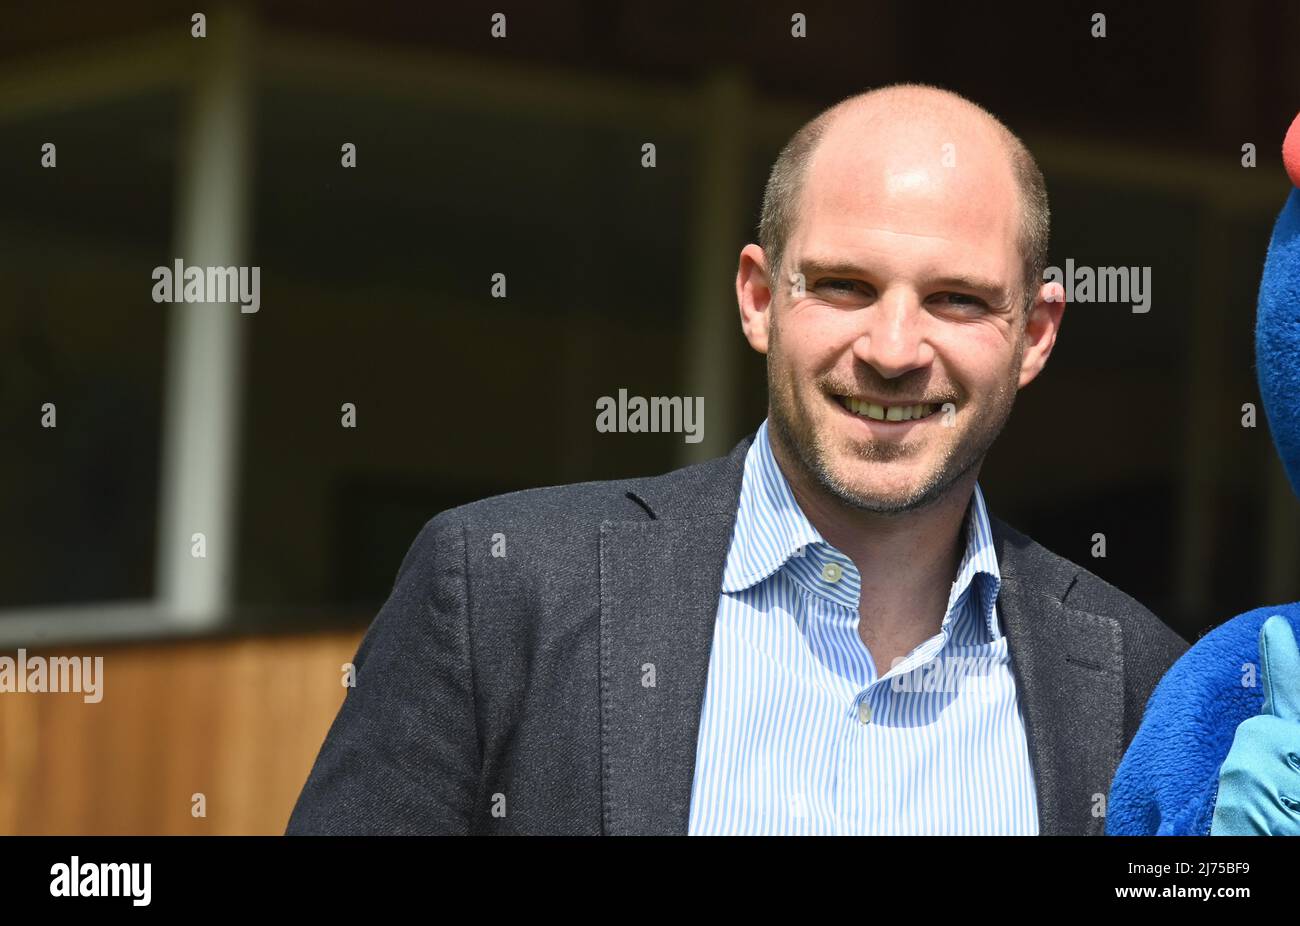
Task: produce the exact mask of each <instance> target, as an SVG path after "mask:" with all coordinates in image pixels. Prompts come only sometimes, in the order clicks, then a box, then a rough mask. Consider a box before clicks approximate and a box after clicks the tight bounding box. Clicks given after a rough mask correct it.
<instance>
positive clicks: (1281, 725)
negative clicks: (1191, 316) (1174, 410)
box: [1106, 116, 1300, 835]
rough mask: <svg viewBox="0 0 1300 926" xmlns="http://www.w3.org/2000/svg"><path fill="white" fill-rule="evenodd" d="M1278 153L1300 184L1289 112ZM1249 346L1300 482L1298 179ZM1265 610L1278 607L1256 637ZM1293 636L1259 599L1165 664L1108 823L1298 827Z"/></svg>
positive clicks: (1109, 826)
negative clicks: (1255, 605) (1258, 605)
mask: <svg viewBox="0 0 1300 926" xmlns="http://www.w3.org/2000/svg"><path fill="white" fill-rule="evenodd" d="M1283 161H1284V162H1285V164H1286V167H1287V173H1288V174H1289V175H1290V177H1291V181H1292V183H1293V184H1294V185H1295V186H1298V187H1300V116H1298V117H1297V118H1296V120H1295V122H1293V123H1292V124H1291V129H1290V131H1289V132H1287V136H1286V141H1285V142H1284V143H1283ZM1255 354H1256V361H1257V365H1258V372H1259V386H1260V395H1261V397H1262V399H1263V403H1264V410H1265V413H1266V414H1267V416H1268V423H1269V428H1270V429H1271V431H1272V434H1273V441H1274V444H1275V445H1276V446H1277V449H1278V452H1279V453H1280V454H1281V455H1282V459H1283V461H1284V462H1285V464H1286V469H1287V475H1288V477H1289V478H1290V480H1291V486H1292V488H1293V489H1295V490H1296V492H1297V493H1300V189H1292V190H1291V193H1290V196H1289V197H1288V199H1287V202H1286V206H1285V207H1284V208H1283V210H1282V214H1281V215H1280V216H1279V217H1278V220H1277V225H1276V226H1275V227H1274V230H1273V237H1272V240H1271V241H1270V242H1269V248H1268V259H1267V261H1266V262H1265V265H1264V277H1263V280H1262V282H1261V284H1260V288H1259V307H1258V313H1257V316H1256V324H1255ZM1296 516H1297V517H1300V509H1297V511H1296ZM1272 615H1280V617H1279V619H1278V620H1276V621H1269V622H1268V623H1269V626H1268V630H1267V633H1266V635H1265V636H1264V637H1261V630H1263V628H1264V624H1265V622H1266V621H1268V618H1269V617H1271V616H1272ZM1287 624H1289V627H1290V630H1291V633H1287V626H1286V625H1287ZM1296 639H1300V602H1292V603H1291V604H1284V605H1277V606H1274V607H1267V608H1258V609H1256V610H1254V611H1248V612H1246V613H1245V614H1240V615H1238V616H1237V617H1234V618H1232V619H1231V620H1229V621H1228V622H1227V623H1225V624H1222V625H1221V626H1219V627H1216V628H1215V629H1214V630H1212V631H1210V632H1209V633H1208V634H1206V635H1205V636H1204V637H1202V638H1201V639H1200V640H1199V641H1198V642H1197V643H1196V645H1195V646H1193V647H1192V648H1191V649H1190V650H1188V651H1187V652H1186V653H1185V654H1184V655H1183V657H1182V658H1181V659H1179V660H1178V662H1176V663H1174V665H1173V666H1172V667H1171V668H1170V669H1169V671H1168V672H1167V673H1166V674H1165V677H1164V678H1163V679H1161V681H1160V684H1159V685H1157V686H1156V689H1155V691H1154V692H1153V693H1152V695H1151V699H1150V700H1149V701H1148V702H1147V707H1146V713H1145V715H1144V716H1143V719H1142V725H1141V727H1139V729H1138V732H1137V734H1136V735H1135V736H1134V738H1133V742H1132V743H1131V744H1130V745H1129V748H1128V751H1127V752H1126V753H1125V755H1124V759H1123V761H1122V762H1121V763H1120V766H1119V769H1118V770H1117V771H1116V773H1115V779H1114V782H1113V783H1112V784H1111V791H1110V798H1109V800H1108V801H1107V810H1106V832H1107V833H1110V834H1117V835H1150V834H1155V835H1206V834H1210V833H1211V831H1213V834H1214V835H1244V834H1254V833H1258V834H1300V652H1297V651H1296V644H1295V640H1296Z"/></svg>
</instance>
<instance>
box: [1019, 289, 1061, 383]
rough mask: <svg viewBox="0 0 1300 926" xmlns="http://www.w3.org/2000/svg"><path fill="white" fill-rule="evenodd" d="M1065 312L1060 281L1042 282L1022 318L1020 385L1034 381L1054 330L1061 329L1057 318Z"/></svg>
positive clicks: (1047, 353)
mask: <svg viewBox="0 0 1300 926" xmlns="http://www.w3.org/2000/svg"><path fill="white" fill-rule="evenodd" d="M1064 314H1065V289H1064V287H1062V286H1061V284H1060V283H1057V282H1051V283H1044V284H1043V285H1042V286H1041V287H1040V288H1039V290H1038V296H1037V297H1036V298H1035V299H1034V303H1033V305H1031V306H1030V307H1029V317H1028V318H1027V319H1026V320H1025V350H1024V353H1023V354H1022V355H1021V358H1020V386H1021V387H1022V388H1023V387H1025V386H1028V385H1029V384H1030V383H1031V382H1033V381H1034V378H1035V377H1037V376H1038V374H1039V373H1041V372H1043V367H1045V366H1047V358H1048V356H1049V355H1050V354H1051V353H1052V346H1053V345H1054V344H1055V343H1056V333H1057V332H1058V331H1060V330H1061V317H1062V316H1063V315H1064Z"/></svg>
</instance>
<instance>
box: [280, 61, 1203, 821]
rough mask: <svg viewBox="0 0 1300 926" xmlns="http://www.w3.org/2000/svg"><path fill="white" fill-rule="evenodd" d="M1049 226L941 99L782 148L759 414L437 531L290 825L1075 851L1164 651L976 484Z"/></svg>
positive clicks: (1149, 630)
mask: <svg viewBox="0 0 1300 926" xmlns="http://www.w3.org/2000/svg"><path fill="white" fill-rule="evenodd" d="M1047 228H1048V210H1047V199H1046V193H1045V190H1044V187H1043V182H1042V177H1041V174H1040V173H1039V171H1038V168H1037V166H1036V165H1035V164H1034V161H1033V159H1032V157H1031V156H1030V155H1029V153H1028V151H1027V150H1025V148H1024V146H1023V145H1022V144H1021V143H1020V142H1019V140H1018V139H1016V138H1015V136H1013V135H1012V134H1011V133H1010V132H1009V131H1008V130H1007V129H1006V128H1005V127H1003V126H1002V125H1001V124H1000V123H999V122H997V120H995V119H994V118H993V117H992V116H990V115H989V114H988V113H986V112H984V111H983V110H982V109H980V108H979V107H976V106H975V105H974V104H972V103H970V102H968V101H966V100H963V99H962V98H960V97H958V96H956V95H954V94H951V93H947V92H945V91H941V90H937V89H935V88H932V87H925V86H917V85H903V86H895V87H889V88H885V89H882V90H877V91H873V92H871V93H867V94H863V95H859V96H857V97H852V98H850V99H848V100H846V101H844V102H843V103H841V104H839V105H837V106H835V107H832V108H831V109H830V110H828V111H827V112H826V113H823V114H822V115H821V116H819V117H818V118H817V119H815V120H813V122H811V123H809V125H807V126H805V127H804V128H803V129H801V130H800V132H799V133H797V134H796V136H795V137H794V138H793V139H792V140H791V142H790V144H789V145H788V146H787V147H786V149H785V150H784V151H783V152H782V154H781V156H780V158H779V159H778V161H777V163H776V165H775V166H774V168H773V170H772V175H771V177H770V178H769V182H768V186H767V191H766V194H765V198H764V203H763V215H762V221H761V225H760V234H759V238H760V242H761V246H759V245H754V244H750V245H747V246H746V247H745V248H744V249H743V250H742V251H741V254H740V266H739V270H738V272H737V276H736V291H737V296H738V299H739V303H740V316H741V327H742V329H743V331H744V333H745V337H746V338H747V339H748V340H749V343H750V345H751V346H752V347H753V348H754V349H755V350H757V351H759V352H761V353H764V354H766V355H767V365H768V387H769V408H768V411H769V417H768V419H767V420H766V421H765V422H764V423H763V424H762V426H760V427H759V429H758V431H757V432H756V433H755V434H753V435H751V436H750V437H749V438H746V439H745V440H744V441H742V442H741V443H740V444H739V445H737V446H736V448H735V449H734V450H733V451H732V452H731V453H730V455H728V456H727V457H725V458H722V459H717V460H712V461H709V462H706V463H703V464H699V465H696V466H691V467H687V468H685V469H682V470H678V471H676V472H672V473H669V474H667V475H664V476H660V477H655V478H645V479H634V480H625V481H616V482H594V483H584V484H580V485H573V486H560V487H552V488H545V489H534V490H530V491H526V492H516V493H512V494H510V495H505V496H499V497H496V498H490V499H486V500H484V501H481V502H476V503H474V504H471V505H467V506H464V507H461V508H457V509H454V510H452V511H448V512H444V513H443V514H441V515H439V516H437V517H435V518H434V519H433V520H431V521H430V522H429V523H428V524H427V525H426V526H425V528H424V530H423V531H422V532H421V534H420V536H419V537H418V538H417V539H416V541H415V543H414V545H413V546H412V548H411V550H410V552H409V553H408V554H407V556H406V559H405V561H404V562H403V564H402V568H401V570H400V572H399V575H398V578H397V582H396V585H395V587H394V589H393V592H392V595H391V597H390V599H389V600H388V602H387V603H386V604H385V605H384V607H383V609H382V610H381V611H380V613H379V615H378V617H377V618H376V619H375V622H374V624H373V626H372V627H371V628H370V631H369V632H368V633H367V635H366V638H365V640H364V641H363V642H362V645H361V648H360V650H359V652H358V654H357V659H356V665H357V683H356V687H355V688H354V689H352V690H350V691H349V692H348V695H347V698H346V700H345V703H344V705H343V707H342V709H341V710H340V712H339V715H338V718H337V719H336V720H335V722H334V725H333V727H332V728H331V730H330V732H329V735H328V737H327V738H326V741H325V744H324V746H323V747H322V750H321V754H320V756H319V758H318V759H317V762H316V765H315V767H314V769H313V770H312V773H311V776H310V778H309V779H308V781H307V784H306V787H305V788H304V789H303V793H302V795H301V797H300V799H299V801H298V805H297V807H296V808H295V810H294V813H293V816H292V818H291V819H290V821H289V827H288V832H290V833H313V832H319V833H348V832H369V833H572V834H583V833H590V834H597V833H608V834H628V833H692V834H696V833H699V834H705V833H886V834H896V833H935V834H940V833H954V834H955V833H1008V834H1014V833H1090V834H1100V833H1101V832H1102V830H1103V826H1104V813H1105V806H1104V804H1105V794H1106V793H1107V790H1108V788H1109V785H1110V781H1111V776H1112V775H1113V773H1114V771H1115V767H1116V765H1117V763H1118V762H1119V758H1120V755H1121V753H1122V751H1123V749H1124V746H1125V745H1126V744H1127V743H1128V741H1129V739H1130V738H1131V737H1132V736H1133V733H1134V731H1135V729H1136V727H1137V724H1138V721H1139V720H1140V718H1141V714H1142V709H1143V706H1144V705H1145V703H1146V700H1147V696H1148V695H1149V694H1150V692H1151V690H1152V688H1153V686H1154V685H1155V683H1156V681H1157V680H1158V679H1159V678H1160V676H1161V675H1162V674H1163V672H1164V671H1165V669H1166V668H1168V666H1169V665H1170V664H1171V663H1172V662H1173V661H1174V660H1175V659H1176V658H1177V657H1178V656H1179V655H1180V654H1181V653H1182V652H1183V651H1184V650H1185V649H1186V644H1185V643H1184V642H1183V641H1182V640H1181V639H1180V638H1179V637H1178V636H1177V635H1176V634H1174V633H1173V632H1172V631H1170V630H1169V629H1168V628H1166V627H1165V626H1164V625H1163V624H1161V623H1160V622H1159V621H1158V620H1156V618H1155V617H1154V616H1152V615H1151V614H1150V613H1149V612H1148V611H1146V610H1145V609H1144V608H1142V607H1141V606H1140V605H1138V604H1137V603H1136V602H1134V601H1133V600H1132V599H1130V598H1128V597H1126V596H1125V595H1123V594H1122V593H1120V592H1118V591H1117V590H1115V589H1114V588H1112V587H1110V586H1109V585H1107V584H1105V583H1104V582H1102V581H1101V580H1100V579H1098V578H1096V577H1095V576H1092V575H1091V574H1089V573H1087V572H1086V571H1084V570H1083V569H1081V568H1079V567H1078V566H1075V565H1073V564H1071V563H1069V562H1067V561H1065V560H1063V559H1061V558H1059V557H1057V556H1054V555H1052V554H1051V553H1049V552H1047V551H1046V550H1044V549H1042V548H1041V547H1039V546H1038V545H1036V544H1034V543H1033V542H1032V541H1030V540H1029V539H1028V538H1026V537H1024V536H1022V535H1020V534H1018V533H1016V532H1015V531H1013V530H1011V529H1010V528H1008V527H1006V526H1005V525H1003V524H1002V523H1001V522H999V521H997V520H995V519H992V518H991V517H989V516H988V514H987V512H986V510H985V506H984V501H983V497H982V495H981V493H980V491H979V488H978V486H977V484H976V479H977V476H978V473H979V469H980V466H981V464H982V462H983V459H984V456H985V454H986V453H987V452H988V450H989V448H990V447H991V445H992V443H993V441H994V439H995V438H996V436H997V434H998V432H999V431H1000V430H1001V428H1002V426H1003V425H1004V424H1005V422H1006V420H1007V417H1008V415H1009V414H1010V411H1011V406H1012V403H1013V401H1014V399H1015V395H1016V392H1017V390H1018V389H1019V388H1020V387H1022V386H1025V385H1027V384H1028V383H1029V382H1031V381H1032V380H1033V379H1034V378H1035V377H1036V376H1037V375H1038V374H1039V372H1041V370H1042V369H1043V366H1044V364H1045V363H1046V361H1047V358H1048V355H1049V354H1050V353H1051V350H1052V345H1053V343H1054V341H1055V338H1056V334H1057V331H1058V329H1059V326H1060V322H1061V316H1062V313H1063V311H1064V302H1063V301H1062V298H1061V297H1062V293H1061V291H1060V287H1059V286H1057V285H1056V284H1050V285H1042V284H1041V283H1040V281H1041V280H1042V275H1043V268H1044V265H1045V263H1046V249H1047ZM494 553H495V554H496V555H494ZM502 554H504V555H502Z"/></svg>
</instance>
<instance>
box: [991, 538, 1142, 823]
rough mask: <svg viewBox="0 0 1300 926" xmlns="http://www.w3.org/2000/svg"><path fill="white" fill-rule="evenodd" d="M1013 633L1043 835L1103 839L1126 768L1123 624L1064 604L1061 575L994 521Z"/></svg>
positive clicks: (1008, 630) (1005, 619) (1065, 579)
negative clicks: (1118, 774) (1115, 785)
mask: <svg viewBox="0 0 1300 926" xmlns="http://www.w3.org/2000/svg"><path fill="white" fill-rule="evenodd" d="M993 533H994V542H995V543H996V544H997V546H998V560H999V567H998V568H999V570H1000V571H1001V573H1002V584H1001V588H1000V591H999V594H998V616H999V618H1000V620H1001V622H1002V629H1003V632H1004V633H1005V634H1006V636H1007V644H1008V649H1009V651H1010V654H1011V664H1012V671H1013V673H1014V675H1015V679H1016V687H1017V690H1018V692H1019V694H1020V704H1021V710H1022V711H1023V714H1024V719H1025V726H1026V734H1027V736H1028V740H1029V752H1030V761H1031V763H1032V765H1033V769H1034V779H1035V782H1036V785H1037V790H1038V823H1039V832H1040V833H1041V834H1042V835H1044V836H1052V835H1102V834H1103V833H1104V831H1105V824H1106V818H1105V813H1106V798H1107V795H1108V793H1109V791H1110V782H1111V778H1112V777H1113V776H1114V774H1115V769H1116V768H1117V767H1118V765H1119V760H1120V754H1121V738H1122V735H1123V726H1124V663H1123V651H1122V648H1121V640H1120V628H1119V624H1118V623H1117V622H1116V621H1114V620H1112V619H1110V618H1107V617H1102V616H1101V615H1097V614H1090V613H1088V612H1085V611H1078V610H1075V609H1074V608H1071V607H1069V606H1068V605H1067V604H1065V603H1064V600H1065V597H1066V596H1067V595H1068V591H1069V587H1070V585H1072V584H1073V581H1074V575H1073V574H1072V573H1062V572H1061V571H1060V570H1059V568H1058V567H1055V566H1053V565H1052V564H1050V563H1049V562H1047V561H1046V560H1045V558H1042V557H1038V556H1036V551H1037V550H1038V548H1037V546H1036V545H1032V546H1031V545H1030V543H1029V541H1027V539H1026V538H1023V537H1020V536H1019V535H1016V539H1012V538H1010V537H1009V536H1008V532H1007V530H1006V528H1005V526H1004V525H1001V524H1000V523H999V522H996V521H994V530H993Z"/></svg>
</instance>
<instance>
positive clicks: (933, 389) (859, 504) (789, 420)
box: [747, 132, 1050, 512]
mask: <svg viewBox="0 0 1300 926" xmlns="http://www.w3.org/2000/svg"><path fill="white" fill-rule="evenodd" d="M953 153H954V152H952V151H951V150H949V149H945V148H944V147H943V143H942V140H941V138H938V137H931V136H930V135H929V134H927V133H926V132H920V133H916V135H915V136H914V137H913V136H907V135H904V136H903V137H892V138H890V137H886V138H885V139H884V140H883V142H882V143H878V144H874V145H873V144H872V143H870V141H869V140H863V139H858V140H854V139H852V138H844V139H836V138H835V136H834V135H831V136H828V138H827V139H826V140H825V141H824V142H823V143H822V146H821V147H820V148H819V149H818V151H817V153H816V154H815V155H814V160H813V163H812V164H811V166H810V168H809V172H808V177H807V180H806V181H805V185H804V193H803V201H802V207H801V211H800V216H799V221H798V224H797V228H796V229H795V230H794V232H793V234H792V235H791V237H790V240H789V242H788V243H787V248H786V251H785V254H786V257H785V259H784V260H783V264H784V270H785V272H784V274H783V277H784V280H783V283H780V282H778V281H777V280H775V279H773V280H772V281H771V284H772V289H773V292H772V303H771V306H770V309H769V311H768V313H767V315H768V319H769V320H768V325H767V328H768V330H767V332H766V335H767V344H766V345H765V346H766V347H767V354H768V390H769V419H770V428H771V431H772V436H773V439H774V441H775V442H776V443H777V444H778V446H779V448H781V449H784V450H785V451H786V454H785V456H787V457H788V458H792V462H793V463H794V464H795V465H797V466H799V467H800V468H801V469H802V470H803V471H804V473H805V474H806V475H808V476H810V477H811V478H812V479H813V480H815V482H816V483H818V484H819V485H820V486H821V487H822V488H823V489H824V490H826V491H829V492H830V493H832V494H833V495H834V496H836V497H837V498H839V499H840V500H841V501H842V502H844V503H845V504H848V505H850V506H852V507H855V508H859V509H865V510H869V511H876V512H899V511H907V510H911V509H915V508H918V507H920V506H922V505H925V504H926V503H927V502H930V501H933V500H934V499H936V498H938V497H940V496H942V494H943V493H944V491H945V490H946V489H947V488H948V487H949V486H951V485H952V484H953V482H954V481H955V480H957V479H958V478H959V477H961V476H962V475H964V474H966V473H968V472H970V471H971V469H972V468H973V467H977V466H978V465H979V463H980V462H981V461H982V459H983V457H984V455H985V453H986V452H987V451H988V449H989V447H990V446H991V445H992V443H993V441H994V439H995V438H996V437H997V435H998V433H999V432H1000V431H1001V429H1002V426H1003V425H1004V424H1005V423H1006V420H1007V417H1008V416H1009V414H1010V412H1011V407H1012V404H1013V402H1014V400H1015V395H1016V392H1017V390H1018V388H1019V386H1020V385H1022V384H1023V383H1024V382H1027V381H1028V379H1032V378H1033V375H1036V373H1037V368H1038V367H1041V364H1038V367H1036V368H1035V369H1033V370H1032V371H1030V372H1028V374H1026V371H1025V370H1023V369H1022V358H1023V353H1024V319H1025V312H1026V306H1025V305H1024V297H1025V293H1024V291H1023V288H1022V286H1023V284H1022V270H1021V268H1022V264H1021V255H1020V252H1019V249H1018V246H1017V237H1016V231H1017V224H1018V222H1019V212H1018V209H1019V203H1018V199H1017V194H1016V190H1015V186H1014V180H1013V177H1012V174H1011V171H1010V167H1009V166H1008V165H1007V163H1006V157H1005V155H1004V154H1002V153H1001V149H1000V148H998V147H997V146H995V145H991V144H989V143H986V144H984V145H983V146H981V145H980V144H976V143H971V144H968V145H964V146H959V147H958V148H957V149H956V151H955V159H954V158H952V154H953ZM945 155H948V157H947V158H946V157H945ZM953 160H955V164H952V163H950V161H953ZM792 274H802V278H801V279H800V278H799V277H797V276H796V277H794V278H793V279H792ZM800 284H802V287H803V288H802V291H800V290H799V289H797V287H798V286H799V285H800ZM747 333H748V329H747ZM752 341H753V338H752V337H751V342H752ZM756 346H757V345H756ZM1049 347H1050V345H1049ZM1044 359H1045V356H1044ZM882 418H883V420H882Z"/></svg>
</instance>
